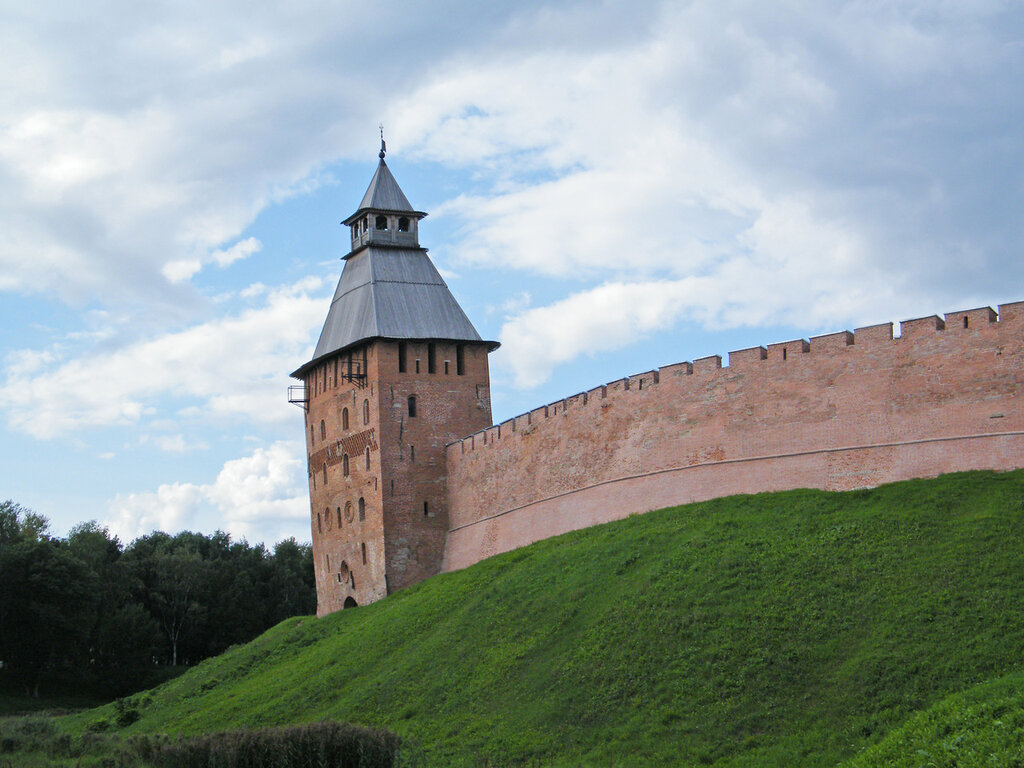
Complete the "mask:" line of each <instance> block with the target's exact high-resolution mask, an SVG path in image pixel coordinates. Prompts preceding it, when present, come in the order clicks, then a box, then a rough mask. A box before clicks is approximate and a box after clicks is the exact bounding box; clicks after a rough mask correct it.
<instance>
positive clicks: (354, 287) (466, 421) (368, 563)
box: [292, 141, 498, 615]
mask: <svg viewBox="0 0 1024 768" xmlns="http://www.w3.org/2000/svg"><path fill="white" fill-rule="evenodd" d="M425 216H426V213H424V212H422V211H416V210H415V209H413V207H412V205H410V203H409V200H408V199H407V198H406V196H405V194H404V193H403V192H402V190H401V188H400V187H399V186H398V182H396V181H395V178H394V176H393V175H392V174H391V171H390V169H389V168H388V166H387V164H386V163H385V162H384V145H383V141H382V142H381V153H380V162H379V164H378V166H377V171H376V173H375V174H374V176H373V179H372V180H371V181H370V186H369V187H368V188H367V190H366V194H365V195H363V199H362V201H361V202H360V204H359V207H358V209H357V210H356V212H355V213H353V214H352V215H351V216H349V217H348V218H347V219H345V221H344V222H343V223H344V224H346V225H348V226H349V227H350V228H351V233H352V250H351V251H350V252H349V253H348V254H347V255H346V256H344V257H343V259H344V262H345V266H344V269H343V270H342V273H341V278H340V280H339V281H338V287H337V289H336V290H335V293H334V299H333V300H332V302H331V307H330V310H329V311H328V314H327V319H326V321H325V323H324V327H323V331H322V332H321V334H320V340H319V341H318V343H317V346H316V350H315V351H314V353H313V357H312V359H311V360H310V361H309V362H308V363H306V364H305V365H303V366H302V367H301V368H299V369H298V370H296V371H295V372H293V373H292V376H294V377H296V378H298V379H301V380H302V381H303V383H304V397H303V405H304V408H305V412H306V443H307V458H308V472H309V489H310V506H311V522H312V532H313V555H314V567H315V571H316V584H317V613H318V615H324V614H326V613H330V612H332V611H336V610H338V609H340V608H343V607H349V606H352V605H359V604H365V603H368V602H373V601H375V600H379V599H380V598H382V597H384V596H385V595H387V594H389V593H390V592H393V591H395V590H396V589H401V588H402V587H405V586H408V585H410V584H414V583H416V582H417V581H420V580H422V579H424V578H426V577H428V576H431V575H433V574H435V573H437V572H438V571H439V570H440V566H441V557H442V554H443V550H444V541H445V535H446V533H447V530H448V502H447V484H446V475H445V454H444V446H445V445H446V444H447V443H449V442H451V441H453V440H456V439H458V438H460V437H464V436H465V435H468V434H471V433H473V432H475V431H477V430H479V429H483V428H484V427H486V426H488V425H489V424H490V423H491V407H490V382H489V376H488V366H487V355H488V353H489V352H490V351H492V350H494V349H495V348H497V346H498V344H497V342H492V341H484V340H483V339H481V337H480V335H479V334H478V333H477V332H476V329H475V328H474V327H473V324H472V323H471V322H470V321H469V318H467V317H466V314H465V313H464V312H463V311H462V308H461V307H460V306H459V304H458V302H457V301H456V300H455V297H454V296H452V294H451V292H450V291H449V290H448V286H447V285H446V284H445V282H444V280H443V279H442V278H441V275H440V274H439V273H438V271H437V269H436V268H435V267H434V264H433V263H432V262H431V260H430V257H429V256H428V255H427V251H426V249H425V248H422V247H420V245H419V232H418V230H419V222H420V220H422V219H423V218H424V217H425Z"/></svg>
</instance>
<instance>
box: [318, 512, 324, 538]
mask: <svg viewBox="0 0 1024 768" xmlns="http://www.w3.org/2000/svg"><path fill="white" fill-rule="evenodd" d="M316 532H317V533H323V532H324V525H323V520H322V519H321V517H320V513H319V512H317V513H316Z"/></svg>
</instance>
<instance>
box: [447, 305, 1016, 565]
mask: <svg viewBox="0 0 1024 768" xmlns="http://www.w3.org/2000/svg"><path fill="white" fill-rule="evenodd" d="M1022 394H1024V302H1021V303H1017V304H1008V305H1003V306H1000V308H999V314H998V316H997V315H996V313H995V312H993V311H992V310H991V309H989V308H987V307H984V308H981V309H975V310H969V311H962V312H951V313H949V314H947V315H945V316H944V317H939V316H932V317H927V318H919V319H915V320H908V321H906V322H904V323H901V324H900V335H899V337H897V338H893V326H892V324H891V323H885V324H882V325H875V326H870V327H866V328H859V329H856V331H854V332H853V333H850V332H848V331H842V332H839V333H833V334H827V335H824V336H817V337H813V338H811V339H810V340H803V339H797V340H794V341H788V342H783V343H779V344H771V345H769V346H768V347H753V348H751V349H746V350H739V351H737V352H732V353H730V354H729V365H728V366H726V367H722V361H721V358H720V357H717V356H712V357H707V358H701V359H699V360H695V361H693V362H692V363H689V362H683V363H677V364H675V365H670V366H666V367H663V368H661V369H659V370H656V371H649V372H647V373H643V374H636V375H634V376H630V377H628V378H625V379H620V380H618V381H613V382H610V383H608V384H606V385H603V386H600V387H595V388H594V389H591V390H588V391H587V392H584V393H580V394H577V395H574V396H572V397H569V398H566V399H564V400H559V401H556V402H554V403H550V404H548V405H546V406H541V407H540V408H537V409H534V410H532V411H530V412H529V413H525V414H522V415H520V416H516V417H515V418H514V419H510V420H508V421H506V422H503V423H502V424H499V425H494V426H492V427H489V428H487V429H486V430H483V431H482V432H479V433H476V434H474V435H472V436H469V437H467V438H465V439H463V440H460V441H457V442H455V443H452V444H450V445H448V447H447V450H446V453H447V473H448V489H449V504H450V506H449V526H450V528H449V534H448V538H447V544H446V549H445V560H444V565H443V569H444V570H453V569H457V568H462V567H465V566H467V565H470V564H472V563H474V562H477V561H479V560H481V559H483V558H484V557H488V556H490V555H492V554H496V553H498V552H503V551H507V550H510V549H514V548H516V547H519V546H522V545H524V544H528V543H530V542H532V541H536V540H538V539H541V538H546V537H548V536H552V535H556V534H559V533H563V532H565V531H569V530H573V529H577V528H582V527H587V526H590V525H595V524H598V523H601V522H606V521H608V520H611V519H616V518H621V517H625V516H627V515H629V514H633V513H639V512H646V511H648V510H651V509H657V508H660V507H665V506H670V505H674V504H681V503H686V502H691V501H698V500H703V499H708V498H713V497H717V496H725V495H730V494H735V493H756V492H760V491H774V490H785V489H791V488H801V487H813V488H823V489H829V490H842V489H850V488H861V487H869V486H874V485H879V484H881V483H886V482H891V481H895V480H901V479H908V478H914V477H928V476H934V475H938V474H942V473H944V472H952V471H961V470H968V469H1012V468H1017V467H1024V406H1022V398H1021V395H1022Z"/></svg>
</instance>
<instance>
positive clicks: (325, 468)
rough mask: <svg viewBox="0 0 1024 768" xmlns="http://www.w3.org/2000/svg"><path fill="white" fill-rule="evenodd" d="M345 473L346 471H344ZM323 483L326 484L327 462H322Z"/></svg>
mask: <svg viewBox="0 0 1024 768" xmlns="http://www.w3.org/2000/svg"><path fill="white" fill-rule="evenodd" d="M345 474H346V475H347V474H348V472H346V473H345ZM324 485H327V462H326V461H325V462H324Z"/></svg>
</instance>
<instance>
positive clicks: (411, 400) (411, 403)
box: [409, 395, 416, 419]
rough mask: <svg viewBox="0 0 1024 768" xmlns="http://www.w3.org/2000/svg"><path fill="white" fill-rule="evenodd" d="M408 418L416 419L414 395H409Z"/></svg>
mask: <svg viewBox="0 0 1024 768" xmlns="http://www.w3.org/2000/svg"><path fill="white" fill-rule="evenodd" d="M409 418H410V419H415V418H416V395H409Z"/></svg>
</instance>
